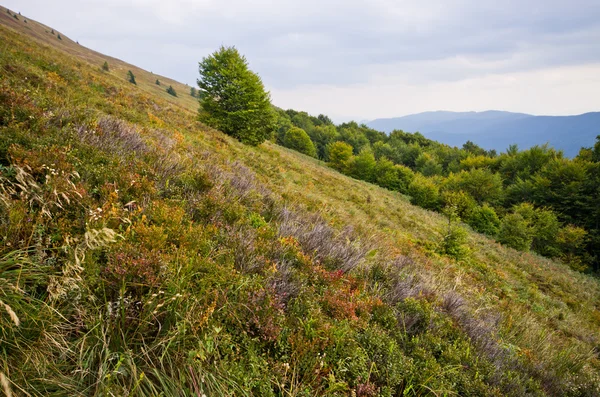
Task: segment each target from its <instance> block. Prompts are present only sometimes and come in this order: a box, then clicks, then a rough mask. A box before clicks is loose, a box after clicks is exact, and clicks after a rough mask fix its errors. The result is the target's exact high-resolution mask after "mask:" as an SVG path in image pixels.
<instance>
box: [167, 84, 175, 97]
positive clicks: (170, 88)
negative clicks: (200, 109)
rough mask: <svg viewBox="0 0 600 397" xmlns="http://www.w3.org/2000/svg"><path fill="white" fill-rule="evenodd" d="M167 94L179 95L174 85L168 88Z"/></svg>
mask: <svg viewBox="0 0 600 397" xmlns="http://www.w3.org/2000/svg"><path fill="white" fill-rule="evenodd" d="M167 94H169V95H173V96H177V93H176V92H175V89H174V88H173V87H172V86H169V88H167Z"/></svg>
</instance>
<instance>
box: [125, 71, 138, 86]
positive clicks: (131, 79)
mask: <svg viewBox="0 0 600 397" xmlns="http://www.w3.org/2000/svg"><path fill="white" fill-rule="evenodd" d="M127 81H129V82H130V83H131V84H135V85H137V83H136V82H135V76H134V74H133V72H132V71H131V70H129V71H128V72H127Z"/></svg>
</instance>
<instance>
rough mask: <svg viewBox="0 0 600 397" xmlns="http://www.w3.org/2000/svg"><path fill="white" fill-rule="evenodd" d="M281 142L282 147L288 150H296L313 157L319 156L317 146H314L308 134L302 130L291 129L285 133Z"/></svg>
mask: <svg viewBox="0 0 600 397" xmlns="http://www.w3.org/2000/svg"><path fill="white" fill-rule="evenodd" d="M281 141H282V142H281V143H282V145H283V146H285V147H287V148H290V149H294V150H296V151H298V152H300V153H304V154H306V155H308V156H311V157H316V156H317V150H316V149H315V145H313V142H312V141H311V140H310V137H309V136H308V134H307V133H306V132H305V131H304V130H303V129H301V128H298V127H291V128H290V129H288V130H287V131H286V132H285V133H284V135H283V138H282V140H281Z"/></svg>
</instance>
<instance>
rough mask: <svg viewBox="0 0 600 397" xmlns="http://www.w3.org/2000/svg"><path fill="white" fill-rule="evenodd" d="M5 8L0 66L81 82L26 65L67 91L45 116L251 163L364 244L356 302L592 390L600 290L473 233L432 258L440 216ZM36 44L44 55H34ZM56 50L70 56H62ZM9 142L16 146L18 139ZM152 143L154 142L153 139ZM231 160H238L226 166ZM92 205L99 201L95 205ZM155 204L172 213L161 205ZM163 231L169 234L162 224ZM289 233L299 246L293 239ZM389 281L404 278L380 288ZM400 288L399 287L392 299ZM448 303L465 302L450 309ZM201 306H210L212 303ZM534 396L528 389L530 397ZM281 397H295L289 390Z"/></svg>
mask: <svg viewBox="0 0 600 397" xmlns="http://www.w3.org/2000/svg"><path fill="white" fill-rule="evenodd" d="M2 11H3V12H2V13H0V22H1V23H2V24H3V25H4V26H5V27H2V28H1V29H2V32H1V34H2V37H5V38H7V39H8V40H5V41H4V44H1V46H4V48H2V52H3V53H4V54H5V58H4V59H3V63H5V64H6V63H7V62H9V63H10V62H20V64H22V65H25V64H26V63H27V62H32V61H35V60H38V59H40V60H41V59H44V60H45V61H46V62H48V61H49V62H57V63H60V68H59V69H60V70H61V71H63V72H64V71H73V72H72V73H75V74H77V75H78V76H80V78H77V79H75V80H76V85H75V86H73V87H70V88H68V89H62V88H56V87H60V86H61V85H63V84H64V83H65V80H67V81H69V80H68V78H61V77H58V78H57V77H56V74H58V75H59V76H61V73H55V72H53V71H51V70H49V69H47V68H46V69H43V68H39V67H37V68H36V67H33V66H32V67H31V69H32V70H33V72H32V73H33V74H37V75H38V76H41V77H39V78H40V83H39V85H38V87H40V88H38V90H40V91H42V92H41V93H40V92H38V93H37V94H36V95H39V96H40V97H50V95H51V94H52V90H56V91H57V92H58V91H60V92H61V93H63V94H66V95H64V96H63V98H58V97H51V98H52V99H51V100H50V102H51V104H49V105H48V108H49V109H52V110H53V111H54V113H57V112H58V109H63V110H64V109H67V110H68V111H69V112H70V114H71V116H70V117H71V119H73V120H77V119H81V121H80V122H81V123H83V124H86V123H87V124H89V123H92V120H97V119H98V118H99V116H98V115H99V114H102V113H104V114H110V115H113V116H114V117H117V118H119V119H123V120H126V121H128V122H131V123H133V124H136V125H138V126H139V127H138V128H140V129H141V130H142V131H150V130H151V129H153V128H154V129H160V130H161V131H164V132H165V134H169V136H170V137H171V139H175V140H176V141H177V142H178V143H177V145H176V151H177V153H179V155H180V156H182V157H185V156H186V155H187V154H192V155H193V156H196V157H200V156H205V157H204V158H208V159H209V161H208V162H210V163H212V164H214V165H215V166H217V167H219V169H220V170H222V171H221V172H224V173H225V174H231V175H235V174H239V173H244V172H246V171H243V170H244V169H243V168H239V167H240V165H243V166H245V167H248V168H249V169H250V170H251V171H249V172H250V175H254V177H255V178H256V180H257V181H256V184H257V186H260V185H262V186H264V187H266V188H268V189H269V190H270V191H272V192H276V193H274V195H275V196H276V202H277V203H278V205H281V206H287V207H293V208H296V209H298V208H301V209H302V211H306V213H307V215H306V216H305V218H306V219H312V218H310V217H309V215H308V213H313V212H317V213H320V214H321V215H322V216H323V217H324V218H325V219H326V220H327V221H328V222H330V223H331V224H333V225H335V227H336V228H338V229H343V228H346V227H350V228H352V229H353V233H354V235H355V236H359V238H360V240H361V241H362V242H363V245H369V247H370V248H372V249H371V250H369V252H370V254H369V255H367V256H366V257H365V258H364V260H363V261H362V263H363V264H364V266H376V267H382V268H384V271H383V273H384V274H385V275H386V276H385V280H388V281H381V280H380V281H377V280H379V279H378V278H377V277H374V276H373V275H372V273H373V272H371V273H368V272H367V274H368V275H367V276H360V274H362V273H361V272H360V271H359V270H358V269H355V270H354V272H356V273H357V274H356V275H355V277H359V279H361V280H364V282H365V283H366V286H365V292H364V293H365V294H370V295H373V296H378V297H381V298H382V299H383V300H384V301H386V302H389V304H391V305H393V304H398V303H397V302H396V301H394V299H393V298H390V296H391V295H393V294H394V291H396V292H397V293H399V294H400V295H402V296H403V297H404V296H409V297H411V298H415V299H417V300H421V299H423V300H425V301H426V302H427V304H428V305H429V304H430V305H431V307H434V308H437V309H436V310H438V311H439V312H440V315H441V316H443V317H444V318H446V317H447V318H449V319H450V321H451V322H452V323H453V324H455V325H456V326H457V327H458V328H460V329H461V332H463V333H464V334H465V335H467V336H468V339H470V340H471V344H472V345H473V348H474V349H477V350H478V355H480V356H481V357H482V359H481V360H482V361H485V360H487V361H489V362H490V363H491V364H493V366H497V367H499V368H500V372H502V373H504V372H506V370H507V368H508V367H510V368H511V369H513V370H514V371H515V372H517V373H524V374H526V375H524V378H523V379H533V382H534V383H535V382H537V383H539V384H541V385H542V388H543V389H545V390H546V392H547V393H549V394H553V393H557V391H560V392H561V393H567V392H569V390H570V389H571V388H572V389H573V390H574V391H573V394H574V395H576V394H577V393H579V392H580V391H579V390H578V389H577V388H578V385H579V384H584V386H582V387H583V388H585V387H587V389H586V390H588V393H593V391H590V390H593V389H592V388H590V387H592V386H589V385H590V384H593V383H595V382H597V381H598V377H597V376H598V375H597V372H598V370H599V368H600V363H599V362H598V357H597V348H598V346H599V345H600V334H599V333H598V329H599V326H600V311H599V307H598V306H597V305H598V302H600V286H599V284H598V281H597V280H596V279H592V278H589V277H587V276H584V275H581V274H578V273H574V272H572V271H570V270H569V269H567V268H566V267H564V266H562V265H561V264H558V263H555V262H552V261H549V260H546V259H544V258H541V257H538V256H536V255H532V254H527V253H519V252H516V251H513V250H510V249H506V248H503V247H501V246H499V245H498V244H496V243H495V242H493V241H491V240H489V239H487V238H485V237H484V236H481V235H478V234H475V233H473V234H471V235H470V240H469V246H470V248H471V255H470V256H469V258H468V259H467V260H464V261H458V262H457V261H454V260H452V259H449V258H447V257H444V256H440V255H438V254H437V253H436V245H437V244H438V243H439V241H440V239H441V235H442V231H443V230H444V228H445V220H444V218H443V217H441V216H440V215H438V214H435V213H431V212H428V211H425V210H422V209H419V208H417V207H413V206H411V205H410V204H409V203H408V201H407V200H406V198H405V197H402V196H400V195H398V194H395V193H392V192H389V191H386V190H383V189H380V188H378V187H375V186H373V185H370V184H366V183H363V182H360V181H356V180H353V179H351V178H348V177H345V176H343V175H340V174H339V173H337V172H335V171H333V170H331V169H329V168H327V167H326V166H325V165H324V164H322V163H320V162H318V161H315V160H313V159H310V158H307V157H305V156H302V155H300V154H298V153H295V152H292V151H289V150H286V149H284V148H281V147H279V146H276V145H273V144H271V143H266V144H263V145H261V147H258V148H248V147H245V146H243V145H240V144H239V143H237V142H235V141H233V140H231V139H229V138H228V137H226V136H224V135H222V134H220V133H219V132H216V131H212V130H209V129H207V128H205V127H203V126H201V125H200V124H198V123H197V122H196V121H195V120H194V114H195V110H196V106H197V105H196V102H195V101H194V100H193V98H191V97H189V95H188V92H187V90H185V88H184V87H185V86H184V85H181V84H178V83H176V82H173V81H170V80H168V79H166V78H162V77H159V79H160V80H161V81H164V82H165V83H168V84H172V85H173V86H174V87H175V89H176V90H177V91H178V92H180V98H172V97H170V96H168V95H167V94H166V93H164V90H163V88H159V87H157V86H155V85H154V79H155V78H156V77H157V76H154V75H151V74H150V73H147V72H145V71H143V70H141V69H139V68H135V67H133V66H130V65H127V64H125V63H122V62H120V61H118V60H111V59H109V60H108V61H109V64H110V65H111V71H110V73H103V72H101V71H100V66H101V64H102V63H103V61H104V60H105V59H106V57H104V56H102V55H101V54H98V53H95V52H93V51H90V50H87V49H85V48H83V47H81V46H78V45H77V44H76V43H74V42H72V41H70V40H68V39H67V38H66V37H65V36H63V40H62V41H58V40H56V39H55V37H54V36H52V35H50V34H49V33H46V31H47V30H49V29H48V28H47V27H45V26H43V25H39V24H37V23H35V22H34V21H30V20H29V21H28V23H27V24H24V23H23V17H20V21H17V20H15V19H14V18H12V17H9V16H8V14H6V13H5V11H4V10H2ZM15 32H19V34H20V35H18V34H16V33H15ZM23 33H25V34H26V35H28V37H29V38H25V35H23ZM31 38H33V39H34V40H33V41H32V40H31ZM39 45H50V46H51V48H48V49H45V50H42V49H41V47H39ZM64 53H67V54H69V55H70V56H69V57H68V58H67V59H63V58H62V57H63V55H62V54H64ZM10 57H13V58H10ZM113 65H115V66H113ZM128 69H131V70H133V71H134V73H135V74H136V77H137V80H138V86H137V87H133V86H131V85H129V84H127V83H126V82H125V77H124V76H125V73H126V71H127V70H128ZM2 73H8V75H9V77H10V78H11V79H12V80H11V83H8V87H11V88H15V87H16V89H20V88H21V87H20V86H19V84H21V83H20V82H19V81H18V77H19V76H20V74H19V72H18V69H17V70H10V69H6V68H5V69H3V71H2ZM52 73H55V74H52ZM75 80H72V81H69V83H73V81H75ZM4 84H7V83H4ZM77 84H78V85H77ZM6 87H7V86H6V85H5V88H6ZM23 87H25V83H23ZM113 89H115V90H116V91H113ZM61 90H62V91H61ZM54 95H56V93H54ZM96 112H98V113H96ZM73 114H76V115H77V116H73ZM40 117H42V116H40ZM87 124H86V125H87ZM73 127H74V126H71V127H68V128H67V127H65V129H64V130H61V133H65V134H67V132H65V131H67V130H68V131H72V130H73ZM15 136H17V135H14V133H13V135H11V137H15ZM143 136H144V137H145V139H147V140H151V139H152V137H151V136H145V135H143ZM14 140H15V142H16V141H18V137H17V138H14ZM55 144H56V143H55ZM154 144H155V145H159V146H160V142H158V143H156V142H154ZM13 156H16V155H14V154H13ZM28 156H31V154H28ZM206 156H208V157H206ZM233 159H235V160H237V162H238V163H233V162H232V161H233ZM3 161H4V160H3ZM30 162H31V160H30ZM203 167H205V165H203ZM207 169H209V168H207ZM113 171H114V170H113ZM80 172H81V171H80ZM158 185H160V183H159V184H158ZM160 189H163V190H164V189H165V186H164V185H163V186H160V187H159V190H160ZM101 197H102V199H107V198H106V197H104V196H101ZM153 197H154V196H153ZM157 197H158V196H157ZM97 200H100V199H97ZM241 202H242V203H243V205H245V206H247V207H249V208H253V209H254V211H258V212H262V211H263V210H264V208H263V207H262V204H260V205H259V204H256V203H254V204H247V203H246V202H243V201H241ZM92 203H93V205H96V204H95V202H94V201H93V200H92ZM164 205H173V208H176V207H177V206H176V205H174V204H170V203H169V202H168V201H167V202H166V204H164ZM252 205H254V207H252ZM148 211H150V210H148ZM273 224H276V222H273ZM113 227H114V226H113ZM139 227H140V228H141V226H139ZM164 227H165V228H167V227H168V226H167V222H166V221H165V225H164ZM190 227H191V226H190ZM297 237H298V240H300V241H301V242H302V238H301V236H297ZM4 252H5V251H4ZM371 253H373V254H371ZM394 263H401V265H402V266H396V265H393V264H394ZM363 273H364V272H363ZM361 277H363V278H361ZM396 278H398V279H400V280H404V281H406V280H411V281H410V283H407V282H405V283H404V284H402V283H401V282H400V283H396V284H394V283H390V282H389V279H396ZM409 284H410V285H409ZM402 288H404V289H405V290H403V291H398V290H399V289H402ZM453 301H460V302H463V301H464V302H466V303H465V304H464V305H462V306H461V305H460V304H454V305H453V304H452V302H453ZM205 304H206V305H208V306H210V302H205ZM396 310H400V313H399V314H398V313H397V316H398V317H399V318H401V317H402V316H403V315H404V314H405V313H404V314H402V313H403V312H402V310H401V309H396ZM216 324H217V325H218V324H219V323H218V322H217V323H216ZM446 326H447V325H446ZM420 337H421V338H423V339H426V338H425V336H420ZM414 343H421V342H414ZM423 343H425V342H423ZM431 343H433V342H431ZM428 348H430V347H428ZM424 349H425V347H424ZM443 349H445V350H447V349H449V346H444V347H443ZM595 349H596V350H595ZM499 351H501V352H504V353H502V354H500V353H498V352H499ZM411 352H412V354H414V356H411V357H412V358H413V359H415V360H417V356H418V353H416V352H415V351H414V350H412V351H411ZM506 352H508V353H506ZM407 354H408V353H407ZM503 354H505V355H508V356H510V358H509V359H508V358H507V359H503V358H502V359H501V357H505V356H504V355H503ZM422 370H423V371H425V372H426V370H425V369H422ZM465 371H466V370H465ZM492 372H493V371H492ZM467 373H468V374H469V375H468V376H471V374H470V372H467ZM435 376H436V375H435V374H432V377H435ZM437 376H440V377H441V375H440V374H438V375H437ZM594 377H595V378H594ZM450 378H452V377H451V376H450ZM492 378H493V375H488V378H487V379H486V380H485V382H486V383H488V384H492V385H493V386H492V387H491V388H490V389H489V390H488V392H490V393H491V390H496V391H498V390H502V391H503V392H504V393H508V392H509V391H510V390H511V387H513V388H514V387H516V386H514V385H512V386H507V385H502V382H497V384H494V382H493V381H492ZM582 379H583V380H582ZM363 380H364V379H363ZM425 381H427V382H430V384H428V383H426V382H425ZM424 382H425V383H424ZM417 383H418V384H419V383H420V384H423V385H425V386H426V387H424V388H422V389H420V390H421V391H420V393H426V390H427V387H431V388H435V387H436V384H435V382H434V381H432V380H431V379H430V378H425V379H419V380H418V382H417ZM585 385H587V386H585ZM443 387H448V386H447V384H444V386H443ZM329 389H331V387H329ZM329 389H327V388H325V387H324V386H323V388H321V389H318V390H320V391H319V392H318V393H319V394H325V391H324V390H329ZM535 389H536V387H535V386H531V387H530V390H531V391H532V392H533V391H535ZM289 390H291V388H289ZM521 391H522V389H521ZM596 392H597V390H596ZM288 394H293V393H292V392H291V391H288ZM298 394H299V393H298Z"/></svg>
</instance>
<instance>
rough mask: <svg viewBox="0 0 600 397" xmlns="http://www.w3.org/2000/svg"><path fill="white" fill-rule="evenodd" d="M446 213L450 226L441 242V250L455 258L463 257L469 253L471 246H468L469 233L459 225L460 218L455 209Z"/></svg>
mask: <svg viewBox="0 0 600 397" xmlns="http://www.w3.org/2000/svg"><path fill="white" fill-rule="evenodd" d="M446 215H447V216H448V226H447V228H446V230H445V232H444V237H443V239H442V242H441V244H440V251H441V252H442V254H445V255H448V256H450V257H452V258H454V259H462V258H464V257H465V256H467V255H468V254H469V248H468V247H467V246H466V243H467V237H468V233H467V231H466V230H465V229H464V228H463V227H461V226H460V225H459V223H458V221H459V219H460V218H459V217H458V215H456V213H455V212H454V211H452V210H448V211H447V213H446Z"/></svg>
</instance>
